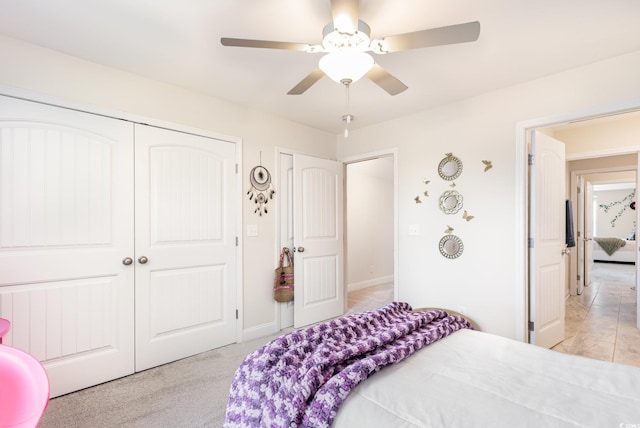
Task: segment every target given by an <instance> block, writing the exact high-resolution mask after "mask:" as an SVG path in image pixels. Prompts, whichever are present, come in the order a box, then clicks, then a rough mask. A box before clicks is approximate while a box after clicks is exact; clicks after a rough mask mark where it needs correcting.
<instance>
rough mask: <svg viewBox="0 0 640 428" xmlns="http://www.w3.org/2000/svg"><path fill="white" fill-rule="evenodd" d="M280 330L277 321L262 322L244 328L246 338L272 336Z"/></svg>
mask: <svg viewBox="0 0 640 428" xmlns="http://www.w3.org/2000/svg"><path fill="white" fill-rule="evenodd" d="M278 331H279V330H278V329H277V326H276V322H275V321H274V322H269V323H265V324H260V325H257V326H255V327H250V328H248V329H246V330H244V340H246V341H247V340H253V339H261V338H263V337H267V336H271V335H272V334H275V333H277V332H278Z"/></svg>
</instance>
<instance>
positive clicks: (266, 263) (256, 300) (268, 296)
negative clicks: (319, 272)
mask: <svg viewBox="0 0 640 428" xmlns="http://www.w3.org/2000/svg"><path fill="white" fill-rule="evenodd" d="M0 57H1V58H3V61H2V66H0V85H6V86H10V87H12V88H21V89H25V90H28V91H31V92H35V93H38V94H44V95H48V96H51V97H54V98H55V99H59V100H63V101H64V100H67V101H71V102H74V103H82V104H85V105H93V106H98V107H100V108H105V109H113V110H116V111H120V112H125V113H130V114H135V115H141V116H145V117H149V118H152V119H159V120H163V121H168V122H173V123H177V124H180V125H185V126H190V127H195V128H201V129H204V130H208V131H213V132H216V133H220V134H224V135H230V136H234V137H239V138H241V139H242V148H243V159H242V171H241V174H242V177H243V180H242V182H243V187H244V188H243V190H242V195H243V202H242V205H243V208H242V231H245V230H246V224H247V223H251V224H257V225H258V237H245V238H244V242H243V252H244V254H243V259H244V273H243V280H244V284H243V289H244V302H243V306H244V313H243V315H244V318H243V323H244V329H245V330H252V329H258V330H259V331H263V330H269V329H273V328H275V314H276V310H275V307H276V306H275V303H274V301H273V293H272V287H273V268H274V267H275V265H276V263H277V260H276V256H275V251H276V249H275V244H274V242H275V220H276V217H275V212H273V213H272V212H269V214H267V215H265V216H262V217H258V216H257V215H256V214H254V213H253V207H252V206H251V205H252V204H250V203H249V201H248V199H247V198H246V197H244V195H245V193H246V191H247V189H248V186H249V181H248V179H249V171H250V170H251V168H252V167H254V166H255V165H257V164H258V163H259V162H260V152H262V164H263V165H264V166H265V167H266V168H267V169H269V171H271V172H272V174H273V173H275V171H274V165H275V161H276V159H275V157H276V155H275V148H276V147H286V148H290V149H292V150H296V151H297V152H299V153H307V154H314V155H318V156H322V157H327V158H333V159H335V157H336V156H335V151H336V144H335V136H334V135H332V134H327V133H325V132H321V131H318V130H314V129H312V128H309V127H306V126H302V125H299V124H296V123H293V122H290V121H288V120H284V119H282V118H279V117H275V116H273V115H269V114H266V113H263V112H260V111H256V110H250V109H247V108H245V107H243V106H240V105H236V104H232V103H229V102H227V101H224V100H221V99H216V98H212V97H209V96H206V95H203V94H199V93H195V92H192V91H189V90H186V89H183V88H180V87H176V86H172V85H168V84H165V83H162V82H158V81H154V80H150V79H147V78H144V77H142V76H138V75H134V74H131V73H126V72H123V71H119V70H115V69H111V68H107V67H104V66H101V65H98V64H95V63H92V62H88V61H84V60H81V59H78V58H73V57H70V56H68V55H65V54H61V53H58V52H55V51H52V50H49V49H43V48H40V47H37V46H34V45H31V44H28V43H24V42H21V41H17V40H14V39H10V38H7V37H4V36H0ZM276 190H277V189H276ZM276 198H277V195H276Z"/></svg>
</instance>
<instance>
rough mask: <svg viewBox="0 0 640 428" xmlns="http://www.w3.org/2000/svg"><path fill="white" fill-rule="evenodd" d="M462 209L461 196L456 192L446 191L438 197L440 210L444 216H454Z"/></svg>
mask: <svg viewBox="0 0 640 428" xmlns="http://www.w3.org/2000/svg"><path fill="white" fill-rule="evenodd" d="M460 208H462V195H461V194H460V193H458V192H457V191H456V190H446V191H444V192H443V193H442V195H440V210H441V211H442V212H443V213H445V214H455V213H457V212H458V211H460Z"/></svg>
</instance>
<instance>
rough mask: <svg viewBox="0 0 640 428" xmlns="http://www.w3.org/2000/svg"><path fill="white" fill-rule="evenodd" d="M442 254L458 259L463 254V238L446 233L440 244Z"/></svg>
mask: <svg viewBox="0 0 640 428" xmlns="http://www.w3.org/2000/svg"><path fill="white" fill-rule="evenodd" d="M438 247H439V249H440V254H442V255H443V256H444V257H446V258H448V259H457V258H458V257H460V255H462V250H463V249H464V246H463V245H462V239H460V238H458V237H457V236H456V235H445V236H443V237H442V239H440V243H439V244H438Z"/></svg>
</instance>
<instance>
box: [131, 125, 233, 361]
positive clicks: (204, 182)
mask: <svg viewBox="0 0 640 428" xmlns="http://www.w3.org/2000/svg"><path fill="white" fill-rule="evenodd" d="M135 135H136V144H135V147H136V149H135V155H136V186H135V187H136V219H135V224H136V228H135V229H136V256H135V258H136V370H144V369H146V368H149V367H153V366H157V365H159V364H164V363H167V362H169V361H174V360H177V359H179V358H183V357H186V356H190V355H194V354H197V353H199V352H204V351H207V350H210V349H213V348H217V347H220V346H223V345H227V344H229V343H233V342H235V341H236V323H237V320H236V308H237V306H236V288H235V287H236V278H235V276H236V274H235V273H236V234H235V230H236V221H237V220H236V218H237V215H236V213H235V209H234V207H235V193H236V186H235V149H236V148H235V144H232V143H229V142H226V141H220V140H215V139H212V138H205V137H200V136H196V135H191V134H185V133H182V132H176V131H169V130H166V129H160V128H155V127H151V126H144V125H136V134H135Z"/></svg>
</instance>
